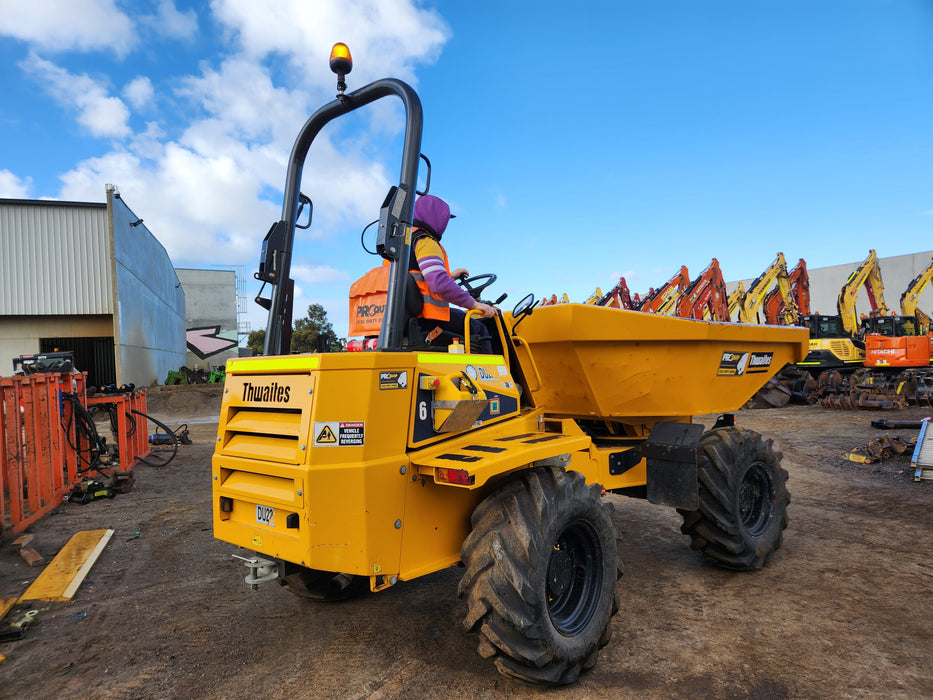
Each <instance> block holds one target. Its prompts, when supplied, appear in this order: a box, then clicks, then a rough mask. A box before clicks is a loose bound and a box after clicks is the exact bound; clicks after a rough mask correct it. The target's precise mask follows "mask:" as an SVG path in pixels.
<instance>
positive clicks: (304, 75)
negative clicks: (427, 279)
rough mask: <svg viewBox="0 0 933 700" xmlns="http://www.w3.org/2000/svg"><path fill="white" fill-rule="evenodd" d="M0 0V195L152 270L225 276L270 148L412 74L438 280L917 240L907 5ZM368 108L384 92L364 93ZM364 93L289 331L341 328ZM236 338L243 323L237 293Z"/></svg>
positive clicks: (921, 189) (918, 61) (326, 147)
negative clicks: (436, 229) (212, 271)
mask: <svg viewBox="0 0 933 700" xmlns="http://www.w3.org/2000/svg"><path fill="white" fill-rule="evenodd" d="M57 5H58V9H57V10H56V11H55V12H50V11H49V10H48V9H47V5H45V4H44V3H23V2H21V1H20V0H0V76H2V77H0V85H2V89H3V92H2V94H3V99H2V101H0V197H15V198H37V199H38V198H54V199H68V200H78V201H94V202H102V201H104V200H105V194H104V192H105V185H106V184H107V183H113V184H116V185H117V186H118V187H119V189H120V191H121V193H122V196H123V198H124V200H125V201H126V203H127V204H128V205H129V206H130V207H131V208H132V209H133V210H134V211H135V212H136V213H137V214H138V215H139V216H141V217H143V218H145V220H146V225H147V226H148V227H149V229H150V230H151V231H152V232H153V234H154V235H155V236H156V237H157V238H158V239H159V240H160V241H161V242H162V243H163V245H164V246H165V247H166V249H167V250H168V252H169V254H170V255H171V257H172V260H173V262H174V263H175V265H176V266H177V267H209V266H211V265H245V266H246V272H247V274H248V276H249V278H250V282H249V287H248V290H247V291H248V296H249V298H250V299H251V298H252V296H254V295H255V292H256V291H257V290H258V284H257V283H255V282H254V281H253V280H252V272H253V271H254V270H255V269H256V265H257V261H258V257H259V250H260V245H261V241H262V238H263V236H264V235H265V233H266V231H267V230H268V228H269V226H270V225H271V223H272V222H273V221H274V220H276V219H278V218H279V215H280V211H281V197H282V191H281V190H282V186H283V184H284V180H285V167H286V162H287V157H288V153H289V150H290V148H291V145H292V142H293V140H294V138H295V136H296V134H297V131H298V129H299V128H300V126H301V124H302V123H303V122H304V120H305V119H306V118H307V117H308V115H310V114H311V113H312V112H313V111H314V110H315V109H317V107H319V106H321V105H322V104H324V103H326V102H327V101H329V100H331V99H332V98H333V95H334V76H333V74H332V73H330V71H329V69H328V66H327V56H328V53H329V51H330V47H331V45H332V44H333V43H334V42H335V41H344V42H346V43H347V44H348V45H349V46H350V49H351V51H352V53H353V57H354V70H353V72H352V73H351V74H350V76H348V82H349V87H350V89H354V88H357V87H360V86H362V85H363V84H365V83H366V82H368V81H370V80H373V79H376V78H380V77H386V76H392V77H398V78H401V79H403V80H406V81H408V82H409V83H411V84H412V85H413V86H414V87H415V89H416V90H417V91H418V93H419V95H420V97H421V100H422V104H423V106H424V113H425V130H424V138H423V144H422V150H423V151H424V153H425V154H426V155H427V156H428V157H429V158H430V159H431V162H432V164H433V172H432V182H431V191H432V193H433V194H436V195H438V196H441V197H443V198H445V199H447V200H448V201H449V202H450V204H451V206H452V208H453V210H454V211H455V213H456V214H457V215H458V218H457V219H456V220H455V221H454V222H452V223H451V226H450V228H449V229H448V234H447V235H446V236H445V244H446V245H447V248H448V252H449V253H450V257H451V262H452V265H453V266H456V267H459V266H462V267H466V268H468V269H469V270H470V271H471V272H472V273H474V274H478V273H482V272H495V273H497V274H498V275H499V282H497V284H496V285H495V287H493V288H491V289H490V293H491V294H492V293H493V292H494V291H495V292H496V295H497V294H498V293H501V292H508V293H509V295H510V300H509V302H506V304H505V305H506V306H508V304H509V303H510V302H514V301H517V300H518V299H519V298H520V297H521V296H523V295H524V294H525V293H527V292H529V291H531V292H535V294H536V295H539V296H540V295H542V294H548V295H550V294H552V293H557V294H561V293H564V292H566V293H567V294H568V295H569V296H570V298H571V299H572V300H574V301H582V300H583V299H584V298H585V297H587V296H588V295H589V294H590V293H591V292H592V291H593V290H594V289H595V287H596V286H597V285H599V286H601V287H602V288H603V290H604V291H605V290H607V289H608V288H609V287H611V286H612V285H613V284H614V283H615V282H616V281H617V280H618V277H619V276H620V275H624V276H625V277H626V279H627V281H628V283H629V287H630V288H631V289H632V291H633V292H645V291H647V289H648V288H649V287H650V286H657V285H658V284H660V283H662V282H664V281H665V280H667V279H668V278H669V277H670V276H671V275H672V274H673V273H674V272H675V271H676V270H678V269H679V268H680V266H681V265H686V266H687V267H688V268H689V269H690V271H691V273H693V274H696V273H698V272H700V271H701V270H702V269H703V268H705V267H706V266H707V265H708V264H709V262H710V259H711V258H712V257H714V256H715V257H716V258H718V260H719V261H720V265H721V267H722V270H723V274H724V275H725V277H726V279H727V280H738V279H746V278H751V277H755V276H757V275H758V274H759V273H760V272H762V271H763V270H764V269H765V268H766V267H767V266H768V265H769V264H770V263H771V261H772V260H773V259H774V256H775V254H776V252H777V251H782V252H783V253H784V254H785V256H786V257H787V260H788V263H789V264H793V263H794V262H796V260H797V258H800V257H803V258H805V259H806V260H807V264H808V266H809V267H810V268H814V267H822V266H826V265H835V264H841V263H848V262H856V261H860V260H862V259H864V257H865V256H866V255H867V252H868V250H869V249H870V248H875V249H876V250H877V252H878V255H879V256H881V257H886V256H892V255H901V254H905V253H911V252H915V251H921V250H929V249H930V248H933V245H931V243H933V235H931V230H933V129H931V124H933V3H931V2H929V1H928V0H896V1H895V0H889V1H885V0H871V1H869V0H845V1H843V0H839V1H834V0H818V1H816V2H814V1H813V0H809V1H802V0H801V1H796V0H782V1H780V2H778V1H767V0H762V1H760V2H748V1H747V0H719V1H715V0H705V1H704V0H651V1H649V0H641V1H639V2H632V1H626V0H616V1H614V2H601V1H594V2H588V3H585V4H573V3H566V2H552V1H550V0H539V1H537V2H534V3H532V2H512V3H505V2H498V3H491V2H485V1H484V0H475V1H474V2H468V3H467V2H458V1H454V0H438V1H437V2H410V1H409V0H381V1H380V0H344V1H342V2H337V1H332V0H316V1H315V2H308V1H304V0H279V1H275V0H267V1H264V2H253V1H251V0H214V1H213V2H185V1H183V0H174V2H173V0H150V1H137V2H122V1H120V0H70V1H69V2H64V1H62V2H59V3H57ZM383 103H384V104H383ZM401 127H402V115H401V110H400V109H399V107H398V105H396V104H390V103H389V102H388V101H386V100H382V101H380V103H379V104H378V105H376V106H373V107H372V108H370V109H368V110H365V112H363V113H357V114H355V115H354V116H353V117H352V118H350V119H347V120H343V122H341V123H335V124H333V125H331V126H330V127H328V129H326V130H325V131H324V132H323V133H322V134H321V136H320V137H319V139H318V141H317V142H316V143H315V145H314V146H313V148H312V152H311V154H310V156H309V159H308V161H307V164H306V167H305V171H304V179H303V185H302V189H303V191H304V192H305V193H306V194H308V195H309V196H310V197H311V198H312V199H313V200H314V202H315V221H314V226H313V227H312V229H311V230H310V232H308V233H307V234H305V235H303V236H302V237H301V238H300V239H299V240H298V241H297V242H296V249H295V261H294V263H293V274H294V276H295V279H296V285H297V289H298V292H297V299H296V315H299V316H300V315H303V313H304V310H305V309H306V308H307V305H308V304H309V303H322V304H324V306H325V308H326V309H327V310H328V315H329V318H330V320H331V321H332V323H333V324H334V328H335V330H336V331H337V332H338V334H339V335H343V334H344V333H345V331H346V326H347V323H346V314H347V302H346V294H347V289H348V287H349V285H350V283H351V282H352V281H353V280H354V279H355V278H356V277H358V276H360V275H361V274H362V273H363V272H365V271H366V270H367V269H368V268H369V267H371V266H373V265H375V264H377V263H378V261H377V260H376V259H375V258H372V257H369V256H368V255H366V253H364V252H363V251H362V249H361V248H360V244H359V240H360V231H361V230H362V228H363V226H365V225H366V224H367V223H369V222H370V221H372V220H373V219H375V218H376V217H377V215H378V208H379V205H380V204H381V202H382V199H383V196H384V194H385V192H386V190H387V189H388V187H389V185H390V184H391V181H392V180H394V179H396V178H397V176H398V167H399V161H398V158H399V155H398V153H399V150H400V131H401ZM249 307H250V313H249V316H248V318H249V320H250V323H251V326H252V328H253V329H254V330H255V329H257V328H262V327H264V325H265V319H264V314H263V311H262V309H260V308H259V307H258V306H256V305H255V304H252V303H251V302H250V304H249Z"/></svg>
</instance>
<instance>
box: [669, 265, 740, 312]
mask: <svg viewBox="0 0 933 700" xmlns="http://www.w3.org/2000/svg"><path fill="white" fill-rule="evenodd" d="M684 269H685V268H684ZM674 315H675V316H679V317H680V318H694V319H703V320H706V321H724V322H728V321H729V320H730V319H729V307H728V299H727V297H726V283H725V281H723V278H722V271H721V270H720V269H719V261H718V260H717V259H716V258H713V260H712V262H711V263H710V264H709V265H708V266H707V267H706V269H705V270H703V272H701V273H700V274H699V275H698V276H697V278H696V279H695V280H693V281H692V282H691V283H690V284H689V285H688V286H687V288H686V289H684V291H683V293H682V294H681V295H680V296H679V297H678V298H677V300H676V303H675V305H674Z"/></svg>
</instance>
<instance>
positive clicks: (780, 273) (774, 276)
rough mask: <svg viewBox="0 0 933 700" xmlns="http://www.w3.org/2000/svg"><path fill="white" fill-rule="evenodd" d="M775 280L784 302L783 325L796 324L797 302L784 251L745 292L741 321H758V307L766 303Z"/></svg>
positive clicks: (740, 313) (740, 310)
mask: <svg viewBox="0 0 933 700" xmlns="http://www.w3.org/2000/svg"><path fill="white" fill-rule="evenodd" d="M775 280H777V289H778V290H779V292H780V295H781V300H782V301H783V304H784V311H783V317H784V323H783V324H782V325H785V326H790V325H793V324H794V321H795V320H796V319H797V303H796V302H795V301H794V298H793V296H792V295H791V289H790V280H789V279H788V275H787V262H786V261H785V260H784V253H778V254H777V257H776V258H775V260H774V262H773V263H771V265H770V266H768V269H767V270H765V271H764V272H762V273H761V274H760V275H759V276H758V279H756V280H755V281H754V282H752V284H751V286H750V287H749V289H748V292H747V293H746V294H745V298H744V299H743V300H742V305H741V306H740V307H739V321H740V322H741V323H758V309H759V307H761V305H762V304H763V303H764V300H765V292H766V291H767V290H768V287H770V286H771V284H772V283H773V282H774V281H775ZM766 318H767V315H766Z"/></svg>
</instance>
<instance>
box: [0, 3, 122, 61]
mask: <svg viewBox="0 0 933 700" xmlns="http://www.w3.org/2000/svg"><path fill="white" fill-rule="evenodd" d="M0 17H2V18H3V21H2V22H0V35H5V36H10V37H13V38H15V39H20V40H22V41H25V42H27V43H29V44H31V45H32V46H35V47H38V48H41V49H44V50H47V51H69V50H75V49H76V50H79V51H95V50H101V49H109V50H112V51H114V52H115V53H116V54H117V55H118V56H121V57H122V56H125V55H126V54H127V53H129V51H130V50H131V49H132V48H133V46H134V45H135V43H136V33H135V31H134V29H133V22H132V21H131V20H130V18H129V17H128V16H127V15H126V14H124V13H123V12H122V11H121V10H120V9H119V8H118V7H117V5H116V2H115V0H68V2H56V3H54V7H50V6H49V3H45V2H23V1H22V0H0Z"/></svg>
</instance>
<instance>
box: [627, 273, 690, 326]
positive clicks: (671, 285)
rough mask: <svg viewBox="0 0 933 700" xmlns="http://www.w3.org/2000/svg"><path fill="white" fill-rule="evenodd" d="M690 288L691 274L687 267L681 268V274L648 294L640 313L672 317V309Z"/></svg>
mask: <svg viewBox="0 0 933 700" xmlns="http://www.w3.org/2000/svg"><path fill="white" fill-rule="evenodd" d="M689 286H690V273H689V272H688V271H687V266H686V265H681V266H680V272H678V273H677V274H676V275H674V276H673V277H671V278H670V279H669V280H668V281H667V282H665V283H664V285H663V286H661V287H658V288H657V289H655V290H653V291H650V292H648V294H647V295H646V296H645V298H644V300H643V301H642V303H641V306H640V307H639V308H638V310H639V311H646V312H648V313H658V314H665V315H670V312H671V309H672V308H673V307H674V305H675V304H676V302H677V299H678V298H680V295H681V294H682V293H683V291H684V290H685V289H686V288H687V287H689Z"/></svg>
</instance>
